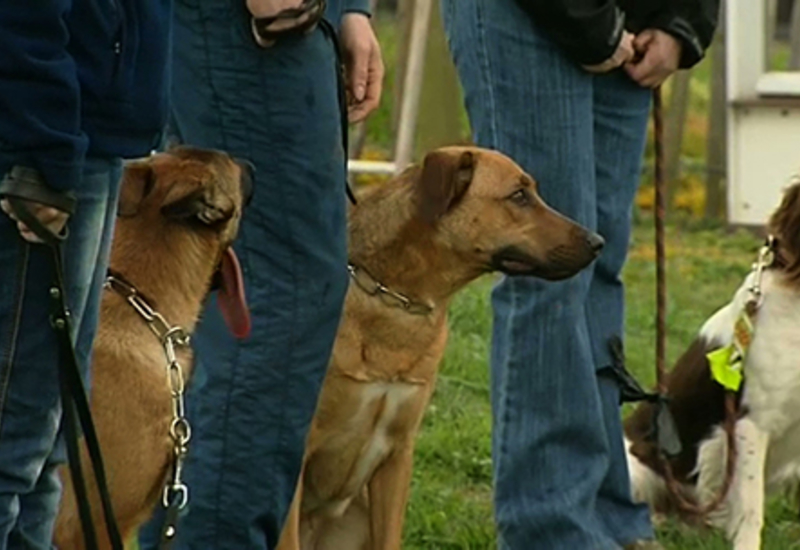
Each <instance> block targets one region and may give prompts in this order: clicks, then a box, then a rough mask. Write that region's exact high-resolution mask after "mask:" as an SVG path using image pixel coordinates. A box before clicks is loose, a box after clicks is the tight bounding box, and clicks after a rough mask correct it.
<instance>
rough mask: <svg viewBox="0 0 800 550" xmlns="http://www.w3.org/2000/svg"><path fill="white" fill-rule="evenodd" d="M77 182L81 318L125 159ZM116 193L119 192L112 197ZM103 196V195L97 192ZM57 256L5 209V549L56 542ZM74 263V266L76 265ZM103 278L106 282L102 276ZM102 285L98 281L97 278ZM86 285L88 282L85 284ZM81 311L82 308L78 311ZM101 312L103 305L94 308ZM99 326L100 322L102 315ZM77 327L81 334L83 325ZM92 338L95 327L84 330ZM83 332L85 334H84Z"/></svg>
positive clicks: (0, 256) (0, 504)
mask: <svg viewBox="0 0 800 550" xmlns="http://www.w3.org/2000/svg"><path fill="white" fill-rule="evenodd" d="M86 166H87V169H86V170H85V172H84V174H83V178H82V181H81V185H80V187H79V188H78V189H76V196H77V198H78V207H77V209H76V212H75V214H74V215H73V217H72V218H71V219H70V222H69V229H70V236H69V238H68V240H67V243H66V245H65V279H66V280H65V283H66V286H67V290H68V292H71V293H73V295H71V296H68V299H69V304H70V309H71V310H72V311H73V317H72V320H73V322H74V323H75V325H76V326H80V324H81V322H82V319H83V318H84V317H86V316H87V315H89V311H90V310H96V309H98V308H99V301H98V302H97V303H90V300H89V297H90V296H95V297H97V296H99V292H100V289H99V288H98V287H95V288H92V286H91V285H90V284H89V281H90V280H91V277H89V278H88V279H86V278H84V277H85V271H84V268H89V269H90V270H91V271H94V270H95V269H105V267H104V266H103V265H102V263H103V259H102V258H101V255H100V254H99V253H98V247H97V246H96V245H97V243H100V242H102V241H103V240H104V239H107V238H110V234H111V232H112V231H113V218H111V221H112V224H111V226H110V227H109V226H108V224H107V223H106V222H107V221H108V219H109V218H108V217H107V216H106V212H107V209H108V205H109V204H110V203H113V204H116V196H115V195H116V189H117V180H118V178H119V175H120V171H119V166H120V163H119V161H111V160H92V159H90V160H88V161H87V165H86ZM110 195H114V197H113V199H112V198H111V196H110ZM97 197H102V199H99V200H98V199H97ZM51 262H52V260H51V258H50V257H49V251H48V250H47V249H45V248H44V247H43V246H38V245H28V244H25V243H24V242H23V241H22V240H21V239H20V238H19V235H18V234H17V232H16V229H15V227H14V225H13V224H12V223H11V222H10V221H9V220H8V218H7V217H6V216H5V215H3V216H0V280H2V281H3V285H2V290H1V291H0V338H1V339H2V340H0V549H3V550H4V549H6V548H9V549H15V548H26V549H44V548H50V545H51V542H50V541H51V537H52V529H53V523H54V521H55V514H56V510H57V506H58V500H59V497H60V482H59V479H58V472H57V467H58V463H59V462H60V460H59V456H60V453H57V452H56V449H57V448H58V445H57V441H58V434H59V425H60V419H61V404H60V399H59V389H58V370H57V369H58V367H57V362H58V352H57V349H58V346H57V342H56V338H55V333H54V332H53V331H52V330H51V329H50V325H49V321H48V319H49V303H50V301H49V294H48V289H49V287H50V285H51V283H52V264H51ZM73 266H74V267H73ZM100 284H101V283H100ZM95 286H96V285H95ZM81 289H85V290H81ZM76 312H77V313H76ZM95 317H96V313H95ZM95 326H96V322H95ZM75 334H81V331H80V330H78V329H76V330H75ZM83 334H84V336H83V337H84V338H88V339H90V340H91V339H92V338H93V336H94V329H92V330H90V331H87V332H84V333H83ZM79 338H80V336H79Z"/></svg>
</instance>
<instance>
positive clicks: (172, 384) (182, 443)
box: [105, 275, 192, 509]
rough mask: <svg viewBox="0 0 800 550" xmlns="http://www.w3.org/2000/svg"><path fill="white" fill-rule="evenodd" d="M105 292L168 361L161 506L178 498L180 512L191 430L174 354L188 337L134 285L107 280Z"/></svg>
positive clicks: (182, 380)
mask: <svg viewBox="0 0 800 550" xmlns="http://www.w3.org/2000/svg"><path fill="white" fill-rule="evenodd" d="M105 288H107V289H110V290H113V291H115V292H116V293H117V294H119V295H120V296H122V297H123V298H124V299H125V300H126V301H127V302H128V303H129V304H130V305H131V307H133V309H134V310H136V312H137V313H138V314H139V316H140V317H141V318H142V319H143V320H144V321H145V322H146V323H147V326H148V327H149V328H150V330H151V331H152V332H153V334H155V335H156V337H157V338H158V339H159V341H160V342H161V345H162V347H163V348H164V355H165V356H166V359H167V381H168V383H169V389H170V394H171V396H172V422H171V423H170V426H169V435H170V437H171V438H172V443H173V447H172V450H173V460H174V462H173V467H172V477H171V480H170V482H169V483H168V484H167V485H166V486H165V487H164V493H163V496H162V503H163V505H164V507H165V508H166V507H168V506H169V504H170V503H171V502H172V501H173V498H174V497H178V499H179V500H178V509H182V508H184V507H186V505H187V504H188V502H189V488H188V487H187V486H186V484H185V483H183V464H184V461H185V460H186V454H187V452H188V444H189V440H190V439H191V438H192V428H191V425H190V424H189V420H188V419H187V418H186V404H185V399H184V395H185V389H186V384H185V378H184V375H183V368H182V367H181V364H180V363H179V362H178V358H177V353H176V350H178V349H180V348H185V347H188V345H189V341H190V337H189V335H188V334H187V333H186V331H185V330H184V329H183V328H182V327H179V326H173V325H170V324H169V323H168V322H167V320H166V319H164V317H163V316H162V315H161V314H160V313H159V312H157V311H155V310H154V309H153V308H152V307H151V306H150V304H149V303H147V300H145V299H144V298H143V297H142V296H141V295H140V294H139V292H138V291H137V290H136V288H135V287H134V286H133V285H131V284H130V283H128V282H126V281H124V280H123V279H121V278H120V277H116V276H114V275H109V276H108V277H106V282H105Z"/></svg>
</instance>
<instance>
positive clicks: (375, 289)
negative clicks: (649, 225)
mask: <svg viewBox="0 0 800 550" xmlns="http://www.w3.org/2000/svg"><path fill="white" fill-rule="evenodd" d="M349 233H350V259H351V262H352V266H351V274H352V284H351V285H350V289H349V291H348V294H347V298H346V303H345V308H344V314H343V318H342V322H341V325H340V328H339V333H338V336H337V339H336V342H335V345H334V350H333V356H332V360H331V364H330V367H329V371H328V374H327V378H326V379H325V383H324V386H323V389H322V393H321V396H320V400H319V404H318V408H317V411H316V415H315V417H314V421H313V425H312V428H311V432H310V434H309V438H308V443H307V450H306V456H305V462H304V467H303V470H302V474H301V479H300V483H299V484H298V491H297V494H296V495H295V499H294V502H293V504H292V508H291V511H290V514H289V519H288V521H287V524H286V526H285V528H284V531H283V533H282V536H281V541H280V543H279V545H278V548H279V549H280V550H298V549H302V550H367V549H375V550H395V549H398V548H400V544H401V539H402V530H403V519H404V515H405V508H406V502H407V500H408V491H409V483H410V480H411V468H412V455H413V452H414V440H415V437H416V434H417V431H418V430H419V426H420V422H421V421H422V417H423V413H424V411H425V409H426V406H427V404H428V401H429V399H430V397H431V393H432V392H433V387H434V382H435V379H436V373H437V369H438V366H439V362H440V360H441V358H442V355H443V354H444V350H445V344H446V342H447V319H446V314H447V306H448V303H449V301H450V298H451V297H452V296H453V295H454V294H455V293H456V292H457V291H458V290H460V289H461V288H463V287H464V286H465V285H466V284H467V283H469V282H470V281H472V280H474V279H475V278H477V277H479V276H480V275H482V274H485V273H488V272H491V271H495V270H499V271H502V272H504V273H507V274H510V275H533V276H538V277H542V278H546V279H562V278H566V277H570V276H572V275H574V274H576V273H577V272H578V271H579V270H581V269H582V268H584V267H585V266H586V265H588V264H589V263H590V262H591V261H592V260H593V259H594V258H595V257H596V256H597V254H598V253H599V251H600V249H601V248H602V245H603V241H602V239H601V238H600V237H599V236H598V235H595V234H593V233H590V232H588V231H587V230H586V229H584V228H582V227H580V226H578V225H577V224H575V223H573V222H572V221H570V220H568V219H566V218H564V217H562V216H561V215H559V214H557V213H556V212H554V211H553V210H551V209H550V208H549V207H548V206H547V205H546V204H545V203H544V202H543V201H542V199H541V198H540V197H539V196H538V194H537V192H536V182H534V180H533V179H532V178H531V177H530V176H529V175H527V174H525V173H524V172H523V171H522V170H521V169H520V167H519V166H517V165H516V164H515V163H514V162H513V161H511V160H510V159H509V158H507V157H505V156H504V155H502V154H500V153H497V152H493V151H489V150H484V149H478V148H455V147H453V148H444V149H440V150H437V151H434V152H432V153H430V154H429V155H428V156H427V157H426V158H425V162H424V166H423V167H422V168H418V167H414V168H411V169H409V170H407V171H406V172H405V173H403V174H402V175H401V176H400V177H398V178H397V179H395V180H393V181H391V182H389V183H387V184H386V185H383V186H380V187H377V188H375V189H374V190H372V191H370V192H368V193H367V194H366V195H365V196H363V197H361V199H360V200H359V202H358V205H357V206H355V207H354V208H353V210H352V212H351V215H350V228H349Z"/></svg>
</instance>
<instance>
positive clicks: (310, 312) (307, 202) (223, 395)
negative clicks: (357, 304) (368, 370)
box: [140, 0, 368, 550]
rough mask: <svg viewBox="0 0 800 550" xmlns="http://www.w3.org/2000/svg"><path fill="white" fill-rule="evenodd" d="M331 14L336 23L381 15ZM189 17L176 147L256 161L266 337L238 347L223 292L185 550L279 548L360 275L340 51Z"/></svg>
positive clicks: (234, 4)
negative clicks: (352, 244) (266, 43)
mask: <svg viewBox="0 0 800 550" xmlns="http://www.w3.org/2000/svg"><path fill="white" fill-rule="evenodd" d="M328 4H329V5H328V9H327V15H326V19H327V20H328V21H330V22H331V23H332V24H333V26H335V27H338V24H339V22H340V19H341V16H342V14H343V13H344V12H345V11H361V12H366V10H367V6H368V2H367V1H366V0H357V1H356V0H341V1H337V0H333V1H329V3H328ZM174 23H175V31H174V32H175V41H174V54H173V55H174V57H173V61H174V68H173V71H174V75H173V78H174V81H173V88H172V124H171V127H172V132H173V133H174V137H176V138H177V139H178V140H180V141H181V142H184V143H188V144H192V145H196V146H201V147H213V148H219V149H224V150H226V151H229V152H230V153H231V154H233V155H236V156H239V157H242V158H246V159H249V160H250V161H251V162H253V164H254V165H255V167H256V174H255V186H254V196H253V200H252V203H251V204H250V205H249V206H248V208H247V210H246V212H245V216H244V219H243V223H242V226H241V230H240V233H239V237H238V240H237V242H236V246H235V249H236V252H237V254H238V255H239V259H240V260H241V263H242V268H243V271H244V280H245V288H246V292H247V297H248V302H249V305H250V308H251V314H252V318H253V329H252V334H251V335H250V337H249V338H248V339H246V340H244V341H236V340H235V339H233V338H232V337H231V335H230V334H229V332H228V330H227V328H226V326H225V324H224V322H223V319H222V316H221V315H220V313H219V311H218V308H217V305H216V301H215V297H214V296H213V295H212V296H211V298H210V300H209V302H208V304H207V307H206V309H205V311H204V317H203V319H202V322H201V324H200V325H199V327H198V329H197V332H196V334H195V336H194V342H195V350H196V370H195V372H194V378H193V382H192V384H191V387H190V389H189V394H188V414H189V419H190V421H191V423H192V427H193V438H192V441H191V444H190V450H189V458H188V461H187V465H186V471H185V479H186V482H187V484H188V485H189V488H190V491H191V493H190V498H191V501H190V504H189V506H188V509H187V511H186V513H185V514H184V516H183V517H182V519H181V522H180V525H179V535H178V542H177V545H176V547H177V548H178V549H180V550H186V549H189V548H192V549H197V550H212V549H213V550H224V549H230V550H249V549H267V548H274V547H275V545H276V543H277V539H278V536H279V535H280V530H281V527H282V525H283V522H284V520H285V517H286V515H287V513H288V507H289V505H290V503H291V500H292V497H293V494H294V490H295V485H296V482H297V478H298V474H299V470H300V466H301V460H302V455H303V449H304V443H305V438H306V434H307V432H308V428H309V424H310V421H311V417H312V415H313V412H314V408H315V405H316V402H317V395H318V393H319V390H320V387H321V383H322V380H323V377H324V374H325V371H326V367H327V362H328V359H329V355H330V351H331V347H332V345H333V340H334V337H335V333H336V329H337V326H338V322H339V317H340V312H341V307H342V303H343V300H344V294H345V291H346V288H347V281H348V275H347V271H346V261H347V249H346V195H345V173H346V172H345V155H344V150H343V143H342V126H341V118H340V108H339V103H338V98H337V77H336V56H335V52H334V48H333V43H332V40H331V38H330V36H329V33H327V32H325V29H323V28H321V27H317V28H316V30H314V31H313V32H312V33H311V34H309V35H305V36H300V37H287V38H281V39H280V40H279V41H278V42H277V44H276V45H274V46H272V47H270V48H267V49H262V48H260V47H257V46H256V45H255V43H254V41H253V38H252V35H251V32H250V26H249V15H248V13H247V12H246V7H245V2H244V1H242V0H239V1H235V0H183V1H180V2H177V3H176V5H175V20H174ZM157 514H158V511H157ZM159 528H160V523H159V518H158V517H156V518H155V519H154V521H152V522H151V523H150V524H149V525H148V526H147V527H146V528H145V529H144V530H143V533H142V535H141V537H140V542H141V545H142V548H143V549H146V548H152V547H155V541H156V540H157V539H158V532H159Z"/></svg>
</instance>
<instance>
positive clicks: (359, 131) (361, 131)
mask: <svg viewBox="0 0 800 550" xmlns="http://www.w3.org/2000/svg"><path fill="white" fill-rule="evenodd" d="M369 6H370V11H371V12H372V24H373V25H375V19H377V17H378V11H377V7H378V1H377V0H370V2H369ZM350 132H351V136H352V137H351V139H350V144H351V145H350V151H349V154H350V158H351V159H357V158H360V157H361V152H362V151H363V150H364V144H365V143H366V140H367V124H366V121H364V120H362V121H361V122H359V123H358V124H356V125H355V126H354V127H353V128H352V129H351V130H350Z"/></svg>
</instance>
